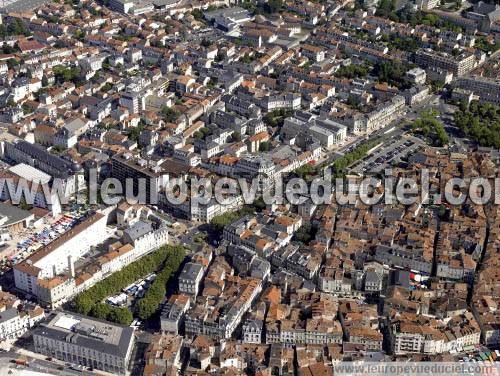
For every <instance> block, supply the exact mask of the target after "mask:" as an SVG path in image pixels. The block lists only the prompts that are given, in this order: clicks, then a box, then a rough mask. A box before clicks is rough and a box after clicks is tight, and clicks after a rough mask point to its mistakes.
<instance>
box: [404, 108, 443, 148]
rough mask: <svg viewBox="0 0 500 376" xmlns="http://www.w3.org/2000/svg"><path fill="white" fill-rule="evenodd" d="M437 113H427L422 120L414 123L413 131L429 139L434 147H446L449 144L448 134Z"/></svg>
mask: <svg viewBox="0 0 500 376" xmlns="http://www.w3.org/2000/svg"><path fill="white" fill-rule="evenodd" d="M436 115H437V114H436V112H435V111H427V112H424V113H423V114H422V117H421V118H420V119H417V120H415V121H414V122H413V125H412V129H413V131H414V132H415V133H420V134H422V135H423V136H424V137H426V138H427V139H428V141H429V142H430V144H432V145H433V146H438V147H441V146H444V145H446V144H447V143H448V141H449V139H448V134H447V133H446V130H445V129H444V126H443V123H442V122H441V121H440V120H438V119H436Z"/></svg>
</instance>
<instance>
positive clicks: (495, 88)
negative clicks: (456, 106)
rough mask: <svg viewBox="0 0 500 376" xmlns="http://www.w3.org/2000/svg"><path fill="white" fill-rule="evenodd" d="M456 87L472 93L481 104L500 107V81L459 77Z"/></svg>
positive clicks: (477, 77)
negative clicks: (485, 103)
mask: <svg viewBox="0 0 500 376" xmlns="http://www.w3.org/2000/svg"><path fill="white" fill-rule="evenodd" d="M455 87H458V88H461V89H464V90H470V91H472V93H473V94H474V95H477V96H478V97H479V100H480V101H481V102H489V103H493V104H496V105H500V80H495V79H493V78H488V77H479V76H470V77H459V78H458V79H457V81H456V82H455Z"/></svg>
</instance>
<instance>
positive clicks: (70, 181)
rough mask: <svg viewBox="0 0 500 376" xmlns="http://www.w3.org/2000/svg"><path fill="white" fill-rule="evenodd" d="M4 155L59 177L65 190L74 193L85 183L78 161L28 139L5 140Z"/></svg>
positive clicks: (11, 159)
mask: <svg viewBox="0 0 500 376" xmlns="http://www.w3.org/2000/svg"><path fill="white" fill-rule="evenodd" d="M2 157H3V158H5V159H6V160H8V161H13V162H16V163H25V164H27V165H30V166H33V167H35V168H37V169H39V170H41V171H43V172H45V173H46V174H48V175H50V176H52V177H54V178H58V179H60V181H61V184H62V185H63V188H64V190H65V192H67V193H68V194H73V193H74V192H76V191H78V190H79V188H80V187H81V186H82V185H83V169H82V166H80V165H79V164H77V163H74V162H73V161H71V160H68V159H66V158H63V157H59V156H57V155H54V154H51V153H50V152H48V151H47V150H46V149H45V148H43V147H42V146H40V145H36V144H30V143H29V142H26V141H22V140H21V141H17V142H13V143H11V142H5V143H4V149H3V153H2Z"/></svg>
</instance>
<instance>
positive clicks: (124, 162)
mask: <svg viewBox="0 0 500 376" xmlns="http://www.w3.org/2000/svg"><path fill="white" fill-rule="evenodd" d="M111 171H112V175H113V177H114V178H116V179H118V180H119V181H120V182H121V183H122V184H123V188H124V192H125V194H128V195H130V194H132V192H128V193H127V188H126V187H127V179H128V181H129V186H130V187H133V188H134V191H135V192H137V190H139V191H138V193H139V194H141V193H144V197H143V199H144V200H145V201H146V202H150V200H151V198H152V195H153V196H154V195H155V194H156V195H157V194H158V192H159V190H160V188H161V187H165V186H166V185H167V183H168V181H169V180H170V178H171V177H172V176H179V175H181V174H184V173H185V172H186V167H185V165H184V164H183V163H180V162H179V161H175V160H168V161H166V160H164V159H160V160H146V159H143V158H140V157H138V156H134V155H132V154H131V153H128V152H127V153H121V154H115V155H113V157H112V161H111ZM142 184H143V185H142ZM155 190H156V192H155ZM141 191H142V192H141ZM156 197H157V196H156ZM139 198H140V197H139Z"/></svg>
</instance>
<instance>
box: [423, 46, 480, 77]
mask: <svg viewBox="0 0 500 376" xmlns="http://www.w3.org/2000/svg"><path fill="white" fill-rule="evenodd" d="M415 63H416V64H417V65H419V66H420V67H422V68H431V67H432V68H441V69H444V70H447V71H450V72H452V73H453V74H454V75H456V76H462V75H464V74H467V73H469V72H470V71H471V70H472V69H473V68H474V66H475V64H476V58H475V56H474V55H473V54H463V55H460V56H456V57H455V56H452V55H449V54H447V53H444V52H437V51H433V50H425V49H420V50H418V51H417V52H416V54H415Z"/></svg>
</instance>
